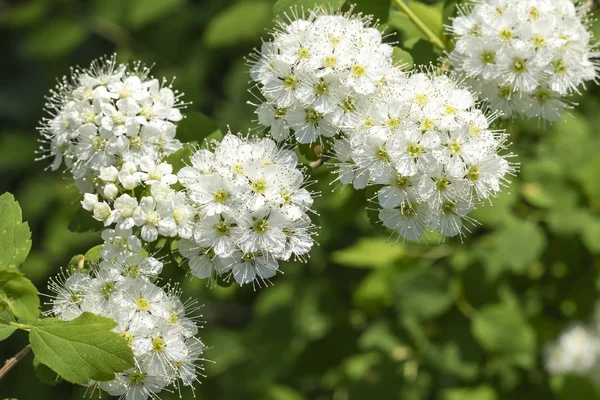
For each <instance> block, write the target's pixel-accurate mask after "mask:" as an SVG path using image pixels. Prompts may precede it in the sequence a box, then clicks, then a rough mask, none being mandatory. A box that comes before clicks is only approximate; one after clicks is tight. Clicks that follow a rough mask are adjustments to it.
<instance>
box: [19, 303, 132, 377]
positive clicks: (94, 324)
mask: <svg viewBox="0 0 600 400" xmlns="http://www.w3.org/2000/svg"><path fill="white" fill-rule="evenodd" d="M115 326H117V323H116V322H115V321H114V320H112V319H110V318H104V317H100V316H98V315H95V314H91V313H87V312H85V313H83V314H81V315H80V316H79V317H77V318H75V319H74V320H72V321H68V322H67V321H60V320H57V319H54V318H46V319H43V320H41V321H40V322H39V323H37V324H35V325H33V326H32V328H31V330H30V332H29V341H30V343H31V347H32V349H33V352H34V353H35V357H36V359H37V360H38V361H39V362H40V363H42V364H45V365H47V366H48V367H49V368H51V369H52V370H53V371H55V372H56V373H58V374H59V375H60V376H61V377H62V378H64V379H65V380H67V381H69V382H72V383H78V384H80V385H84V384H87V383H88V380H89V379H93V380H96V381H109V380H112V379H114V378H115V373H117V372H121V371H124V370H126V369H129V368H133V367H134V366H135V362H134V359H133V353H132V351H131V348H130V347H129V345H128V344H127V342H126V341H125V339H123V338H122V337H121V336H120V335H119V334H118V333H115V332H112V331H111V330H112V329H113V328H114V327H115Z"/></svg>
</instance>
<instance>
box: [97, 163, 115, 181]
mask: <svg viewBox="0 0 600 400" xmlns="http://www.w3.org/2000/svg"><path fill="white" fill-rule="evenodd" d="M118 176H119V170H118V169H116V168H115V167H113V166H112V165H111V166H110V167H102V168H100V179H102V180H103V181H104V182H115V181H116V180H117V177H118Z"/></svg>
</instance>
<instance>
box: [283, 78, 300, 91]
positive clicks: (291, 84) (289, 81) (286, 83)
mask: <svg viewBox="0 0 600 400" xmlns="http://www.w3.org/2000/svg"><path fill="white" fill-rule="evenodd" d="M297 84H298V78H296V77H295V76H294V75H288V76H286V77H285V78H284V79H283V87H285V88H287V89H294V88H295V87H296V85H297Z"/></svg>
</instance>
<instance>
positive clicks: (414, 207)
mask: <svg viewBox="0 0 600 400" xmlns="http://www.w3.org/2000/svg"><path fill="white" fill-rule="evenodd" d="M356 115H357V118H360V120H361V124H360V125H359V127H358V128H356V129H354V130H352V131H349V132H348V135H347V137H346V138H342V139H338V140H336V142H335V143H334V153H335V157H336V159H337V160H338V166H339V169H338V171H337V172H338V174H339V176H338V179H339V180H340V182H341V183H343V184H349V183H352V184H353V186H354V187H355V188H363V187H365V186H366V185H377V188H378V190H377V193H376V201H377V202H378V205H379V207H380V208H381V210H380V211H379V219H380V220H381V221H382V222H383V224H384V225H385V226H386V227H387V228H390V229H393V230H395V231H396V232H397V233H398V234H400V235H401V236H402V237H404V238H405V239H408V240H418V239H419V238H420V237H421V236H422V234H423V232H424V229H425V226H428V227H429V228H431V229H433V230H437V231H439V232H440V233H441V234H442V235H443V236H456V235H460V234H461V232H462V228H463V219H465V218H467V215H468V213H469V212H470V211H472V210H473V209H474V208H475V207H476V206H477V204H478V203H479V202H480V201H481V200H483V199H488V198H490V197H491V196H494V195H495V194H496V193H497V192H498V191H499V190H500V189H501V186H502V183H503V180H505V176H506V174H507V173H510V172H511V171H512V166H511V165H510V164H509V162H508V161H507V160H506V159H505V156H500V155H499V154H498V152H499V151H500V150H502V149H503V142H504V140H505V135H504V134H503V133H501V132H496V131H493V130H492V129H491V128H490V123H491V118H489V117H486V115H485V114H484V113H483V112H482V111H481V110H480V109H478V108H476V103H475V100H474V99H473V95H472V94H471V92H469V91H468V90H467V89H465V88H462V87H461V86H460V85H459V84H457V83H456V82H455V81H454V80H453V79H451V78H450V77H449V76H447V75H444V74H438V75H436V74H435V73H413V74H405V75H404V76H403V77H402V78H399V79H397V80H396V81H395V82H390V83H388V84H386V85H385V86H382V87H381V88H380V90H379V92H378V93H377V94H376V96H372V97H371V103H370V104H366V105H364V108H362V109H361V108H357V110H356ZM380 185H382V186H380Z"/></svg>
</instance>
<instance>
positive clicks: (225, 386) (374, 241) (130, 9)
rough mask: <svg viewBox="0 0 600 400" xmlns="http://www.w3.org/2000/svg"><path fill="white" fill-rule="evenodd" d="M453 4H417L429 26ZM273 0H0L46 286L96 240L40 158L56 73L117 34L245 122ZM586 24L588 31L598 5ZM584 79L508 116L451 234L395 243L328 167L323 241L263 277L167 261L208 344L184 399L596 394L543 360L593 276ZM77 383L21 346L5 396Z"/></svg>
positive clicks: (9, 164) (390, 19) (23, 182)
mask: <svg viewBox="0 0 600 400" xmlns="http://www.w3.org/2000/svg"><path fill="white" fill-rule="evenodd" d="M282 2H283V3H285V4H300V5H302V4H307V3H314V0H313V1H312V2H311V1H307V0H300V1H295V2H294V1H287V0H280V2H279V5H278V7H279V9H281V7H282V4H281V3H282ZM330 3H331V2H330ZM338 3H339V1H338ZM356 3H359V6H358V7H359V9H365V10H367V11H371V10H373V11H376V12H377V13H378V15H379V16H381V19H382V21H384V23H383V25H385V26H387V32H388V33H389V34H390V37H389V39H388V40H389V41H397V42H398V45H399V46H401V47H404V48H405V49H408V50H409V51H411V52H412V53H413V58H414V60H415V62H416V63H426V62H428V61H429V60H432V59H433V58H434V54H433V53H432V46H431V44H430V43H429V42H427V41H426V40H425V37H424V36H423V35H421V34H420V32H419V31H418V30H417V29H416V28H415V27H414V26H413V25H412V23H411V22H410V21H409V20H408V19H407V18H406V16H405V15H404V14H402V13H400V12H399V11H395V10H394V9H393V7H389V0H388V1H387V4H386V2H385V1H383V2H382V1H379V0H372V1H371V0H363V1H356ZM452 3H456V1H452V2H449V1H446V4H443V3H442V2H432V1H428V2H426V3H424V2H420V3H417V2H414V1H413V2H412V3H411V7H412V8H413V10H415V12H417V13H418V14H419V15H420V16H421V17H422V18H423V19H424V20H425V21H426V22H427V23H428V25H429V26H430V27H432V29H433V30H434V31H435V32H441V31H442V18H444V15H445V16H446V17H447V15H448V13H449V10H451V7H452ZM285 4H284V5H285ZM382 4H383V6H382ZM273 5H274V0H238V1H233V0H200V1H190V0H188V1H186V0H93V1H78V0H54V1H51V0H20V1H12V2H11V1H6V0H0V54H1V55H2V56H1V57H0V192H5V191H11V192H12V193H14V195H15V197H16V198H17V200H18V201H19V202H20V204H21V207H22V209H23V216H24V219H25V220H26V221H29V224H30V227H31V230H32V231H33V250H32V252H31V254H30V257H29V259H28V260H27V261H26V263H25V265H24V266H23V271H24V273H25V274H26V275H27V276H28V277H29V278H30V279H32V280H33V281H34V283H36V285H37V286H38V288H40V290H41V291H46V292H47V290H46V289H45V287H46V283H47V279H48V278H49V277H50V276H52V275H55V274H56V273H57V272H58V271H59V268H60V267H61V266H65V265H66V264H67V263H68V261H69V260H70V258H71V257H72V256H73V255H75V254H79V253H84V252H85V251H86V250H87V249H88V248H90V247H92V246H93V245H96V244H98V243H100V238H99V233H93V232H90V233H85V234H82V233H72V232H70V231H69V230H68V224H69V221H70V219H71V216H72V215H73V214H74V213H75V211H76V210H77V209H78V207H79V204H78V200H79V199H78V195H77V192H76V191H75V189H74V188H73V187H71V186H70V182H69V180H68V177H67V176H66V174H62V173H60V172H50V171H44V169H45V167H46V166H47V163H46V162H44V161H41V162H34V158H35V154H34V151H35V149H36V147H37V146H38V143H37V142H36V140H37V132H36V125H37V121H38V120H39V119H40V118H41V117H42V116H43V113H42V108H43V104H44V95H45V94H46V93H47V91H48V90H49V89H50V88H51V87H52V86H53V85H54V83H55V79H56V77H60V76H62V75H64V74H68V72H69V67H70V66H72V65H82V66H85V65H88V64H89V62H90V61H91V60H92V59H93V58H96V57H99V56H102V55H104V54H111V53H112V52H114V51H117V52H118V54H119V58H120V60H124V61H127V60H136V59H140V60H142V61H144V62H146V63H148V64H153V63H155V64H156V65H155V67H154V69H153V73H154V75H156V76H166V77H171V76H177V79H176V81H175V82H174V86H175V88H178V89H180V90H182V91H184V92H185V99H186V100H187V101H190V102H192V104H191V105H190V106H189V108H188V110H187V113H188V115H192V116H193V118H196V120H198V121H203V122H202V124H204V125H206V124H207V122H206V119H205V118H204V117H202V115H201V114H203V115H206V116H208V117H209V118H211V119H212V120H214V121H215V124H216V125H215V126H218V127H219V128H220V129H221V130H223V131H225V130H226V129H227V127H230V128H231V129H232V130H233V131H244V130H246V129H248V128H249V127H254V126H256V123H255V122H254V120H255V117H254V114H253V107H252V106H250V105H248V104H247V102H248V101H252V99H253V97H252V95H251V94H249V93H248V91H247V90H248V88H249V86H250V84H249V76H248V67H247V66H246V63H245V61H244V57H245V56H246V55H248V54H249V53H250V52H251V51H252V49H253V48H254V47H256V46H259V45H260V38H261V37H265V35H266V33H267V31H266V29H268V28H269V27H272V25H273V23H272V19H273V16H274V11H273ZM444 6H446V10H445V12H444ZM388 8H391V11H390V12H388ZM385 21H387V22H385ZM593 29H594V30H595V31H596V32H597V33H600V24H598V23H594V26H593ZM597 36H600V35H597ZM588 89H589V90H588V91H587V92H586V93H585V95H583V96H581V97H579V98H576V99H574V100H575V101H577V102H578V103H579V106H578V107H577V108H576V109H575V110H573V111H571V112H569V113H568V115H566V116H565V117H564V119H563V120H561V121H559V122H557V123H555V124H553V125H551V126H544V125H541V124H538V123H537V122H535V121H533V122H532V121H515V122H514V123H509V124H507V126H508V129H509V131H510V132H511V135H512V136H511V141H512V145H511V146H510V151H512V152H514V153H516V154H518V157H517V158H516V159H515V161H518V162H520V163H521V171H520V172H519V174H518V176H517V177H515V178H514V179H513V180H512V183H511V185H510V187H509V188H508V189H507V190H505V191H504V192H503V194H502V195H501V196H500V197H499V198H498V199H496V200H495V201H494V202H493V205H490V204H486V205H484V206H482V207H481V208H480V209H479V210H478V211H477V212H475V213H474V214H473V217H475V218H476V219H477V220H478V221H479V224H478V225H476V226H474V227H473V228H472V229H471V232H470V233H467V235H466V237H465V238H464V240H462V241H461V240H458V239H455V240H446V241H444V242H442V243H439V241H438V238H437V237H436V236H435V235H431V237H430V240H429V241H428V242H425V243H421V244H411V243H401V242H399V243H395V244H394V239H391V240H390V238H389V233H386V232H384V231H382V230H380V229H376V228H375V227H373V226H372V225H371V223H370V222H369V219H368V216H367V212H366V210H365V204H366V196H365V193H363V192H356V191H353V190H351V189H350V188H346V189H344V190H339V189H338V190H336V191H335V192H332V189H333V188H334V186H332V185H330V182H331V180H332V177H331V175H330V171H329V169H328V168H326V167H323V168H320V169H317V170H315V171H312V172H311V174H312V175H313V178H314V179H316V180H318V184H317V185H316V186H315V188H316V189H317V190H320V191H321V192H322V195H321V197H320V198H318V199H317V200H316V208H317V210H318V211H319V214H320V216H318V217H315V223H316V224H318V225H319V226H321V229H320V230H319V236H318V242H319V246H316V247H315V248H314V250H313V252H312V253H311V258H310V259H309V260H308V262H307V263H288V264H286V265H283V267H282V272H284V274H280V275H278V276H277V277H276V278H275V279H273V285H272V286H270V287H267V288H263V289H260V290H254V289H253V288H252V287H251V286H245V287H243V288H239V287H237V286H236V285H232V286H230V287H219V286H217V287H215V288H212V289H210V288H207V287H206V282H203V281H199V280H197V279H195V280H193V279H191V278H189V277H184V272H183V270H181V269H179V268H177V267H176V266H170V267H169V268H166V271H165V280H168V279H173V280H183V281H184V283H183V290H184V297H185V298H187V297H192V298H197V299H198V300H199V302H200V303H202V304H204V307H203V308H202V309H201V310H200V311H201V313H202V314H203V320H205V321H206V324H205V328H204V329H203V330H202V338H203V340H204V341H205V342H206V344H207V345H208V346H210V349H209V350H208V351H207V352H206V354H205V355H206V357H207V358H208V359H211V360H214V362H207V363H206V371H205V374H206V378H204V379H203V380H202V384H201V385H198V386H197V390H196V393H195V396H196V398H197V399H212V400H233V399H236V400H239V399H258V400H313V399H314V400H325V399H332V400H355V399H357V400H362V399H371V398H373V399H382V400H387V399H397V400H417V399H434V400H500V399H503V400H504V399H564V400H573V399H581V400H588V399H597V398H600V391H596V389H595V387H594V385H593V384H592V383H591V382H590V381H588V380H586V379H584V378H577V377H554V378H552V377H549V376H547V374H546V373H545V372H544V368H543V351H544V346H545V344H546V343H547V342H548V341H550V340H552V339H554V338H555V337H556V336H557V335H558V334H559V332H560V331H561V330H563V329H564V328H566V327H567V326H569V325H570V324H571V323H573V322H574V321H583V322H586V321H589V320H590V318H592V316H593V313H594V306H595V302H596V299H597V298H598V297H599V296H598V294H599V291H600V279H599V278H600V275H599V269H600V131H599V130H600V128H599V127H600V96H599V95H600V90H599V88H598V87H597V86H595V85H591V86H590V87H589V88H588ZM199 123H200V122H199ZM198 129H199V132H206V131H207V128H206V126H203V127H199V128H198ZM208 131H209V132H211V131H212V130H208ZM186 135H187V136H186V138H184V139H186V140H194V139H196V140H198V139H201V137H195V136H194V132H193V131H192V132H191V133H186ZM25 343H26V342H25V337H24V335H23V334H22V333H18V332H17V333H15V334H14V335H13V337H11V338H10V339H9V340H6V341H5V342H2V343H1V345H0V360H3V359H6V358H9V357H10V356H12V355H13V354H14V353H16V352H17V351H18V350H19V349H20V348H21V347H22V346H24V344H25ZM84 392H85V390H84V389H82V388H76V387H73V386H71V385H69V384H66V383H61V384H59V385H57V386H47V385H44V384H42V383H40V382H39V381H38V380H37V379H36V378H35V375H34V370H33V368H32V356H31V355H30V356H29V357H28V358H27V359H26V360H24V361H23V362H21V364H19V365H18V367H17V368H15V369H14V370H13V371H11V372H10V374H9V375H8V376H7V378H6V379H4V380H2V381H0V398H4V397H7V398H17V399H20V400H29V399H56V400H59V399H60V400H69V399H79V398H81V396H82V395H83V393H84ZM181 395H182V396H183V398H184V399H188V398H192V396H193V394H192V392H191V391H190V390H186V391H184V392H182V394H181ZM161 397H162V398H163V399H175V398H179V393H166V392H163V393H161Z"/></svg>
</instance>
